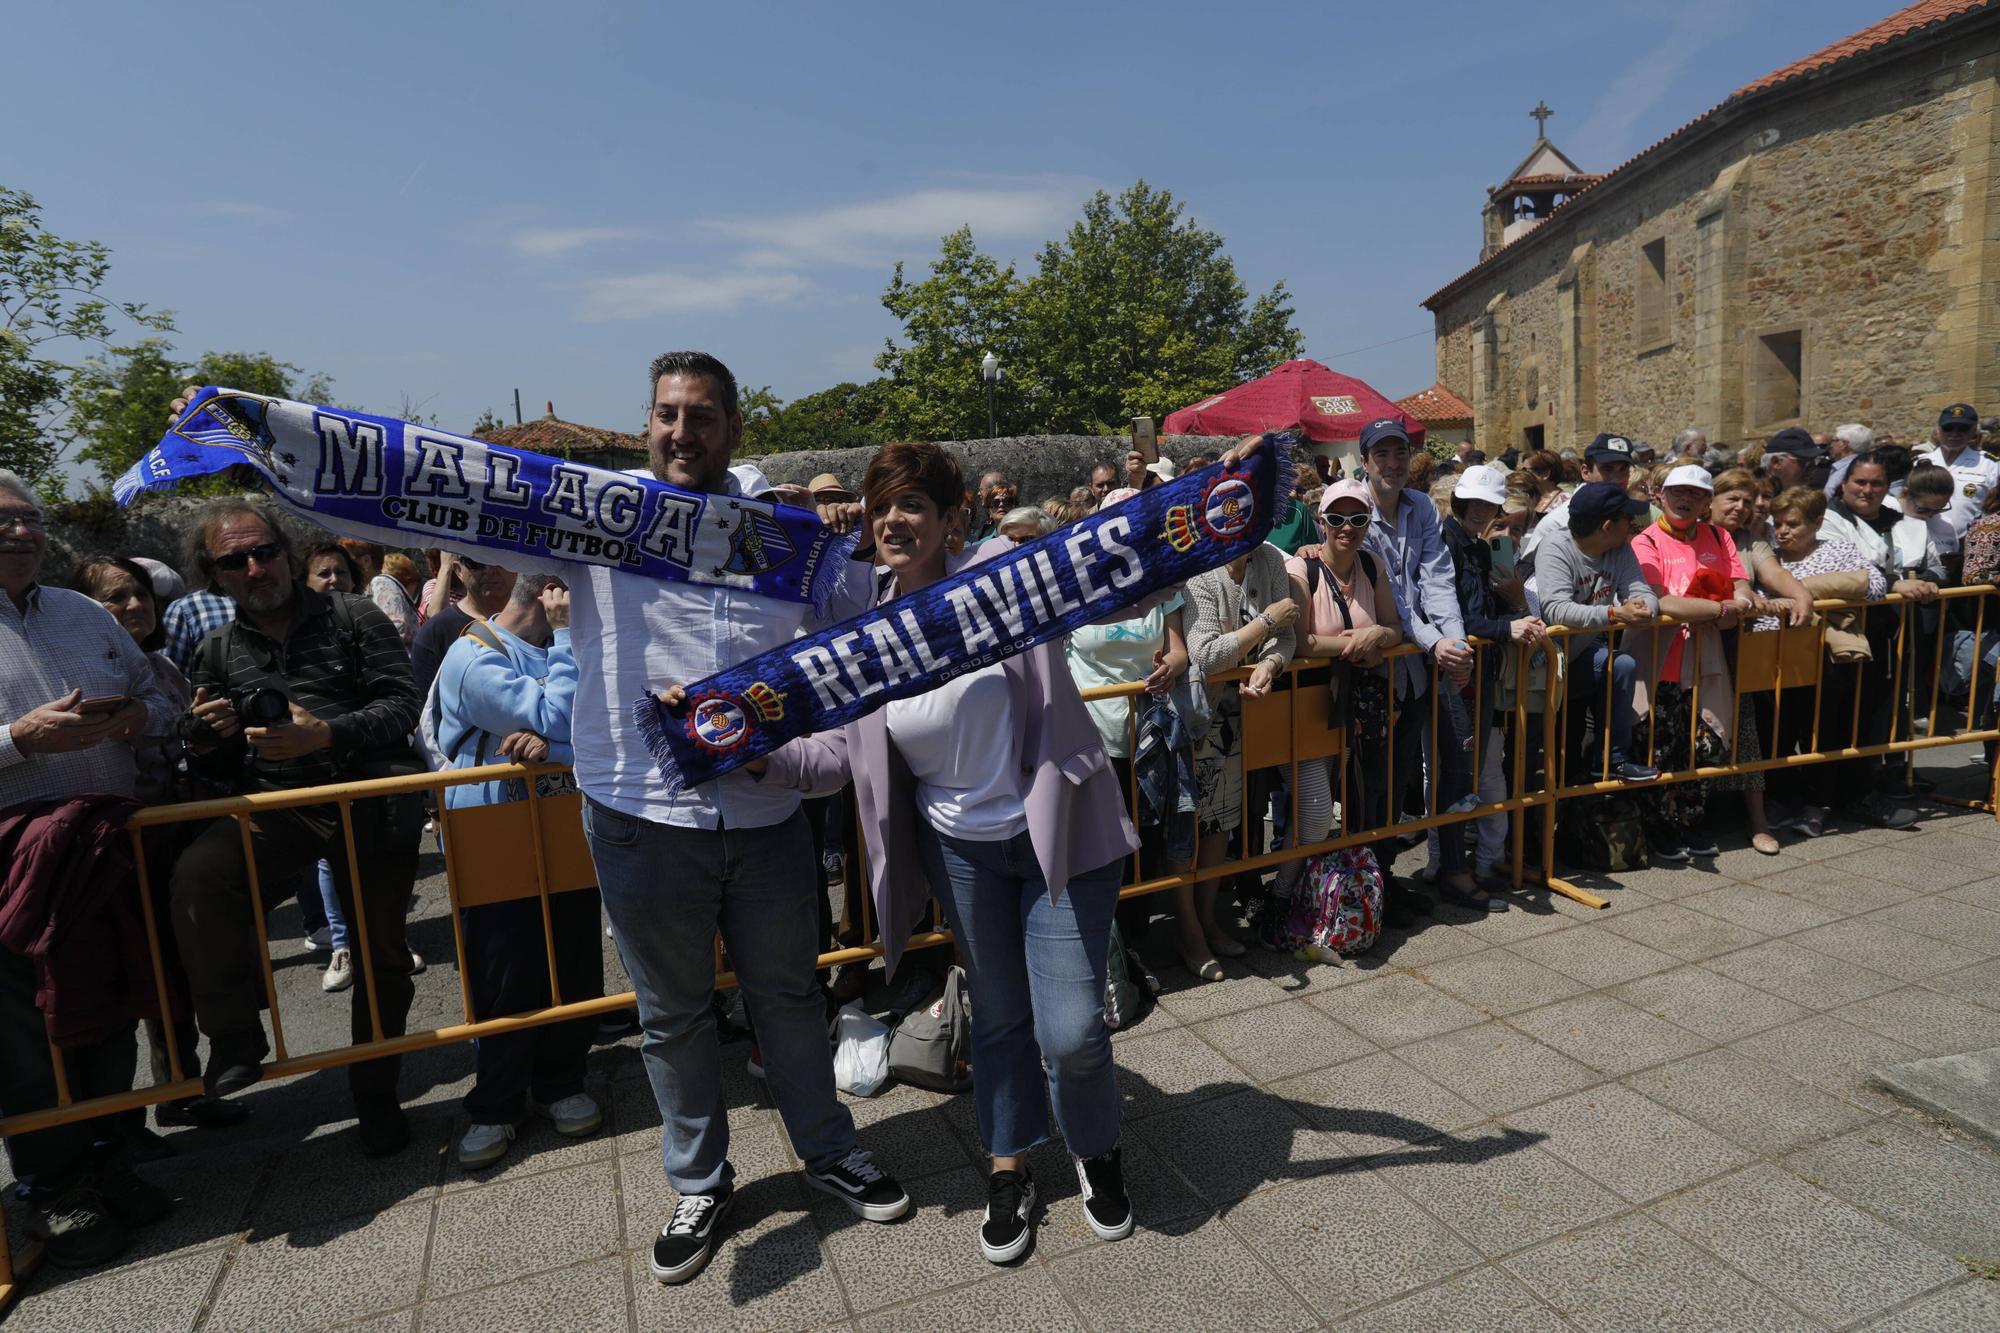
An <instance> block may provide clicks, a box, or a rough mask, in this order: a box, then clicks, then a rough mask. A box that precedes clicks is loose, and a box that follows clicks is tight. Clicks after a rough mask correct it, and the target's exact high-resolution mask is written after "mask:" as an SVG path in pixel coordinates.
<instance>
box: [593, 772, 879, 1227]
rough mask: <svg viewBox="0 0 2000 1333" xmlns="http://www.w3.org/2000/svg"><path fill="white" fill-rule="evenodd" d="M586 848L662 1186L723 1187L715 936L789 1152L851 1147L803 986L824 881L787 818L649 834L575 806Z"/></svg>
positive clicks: (799, 824) (819, 1154)
mask: <svg viewBox="0 0 2000 1333" xmlns="http://www.w3.org/2000/svg"><path fill="white" fill-rule="evenodd" d="M583 831H584V836H585V837H586V838H587V839H588V840H589V843H590V856H591V860H592V861H594V862H595V863H596V865H597V883H598V889H599V892H600V893H601V894H602V895H603V898H604V912H605V915H606V916H608V917H609V918H610V920H611V932H612V936H613V938H614V939H615V940H616V941H617V944H618V954H619V957H621V958H622V959H624V962H625V971H626V972H627V974H629V975H630V976H631V978H632V988H633V990H635V991H636V992H637V993H638V998H639V1025H640V1027H641V1028H642V1029H643V1030H644V1032H645V1038H644V1040H643V1041H642V1042H641V1043H640V1046H639V1054H640V1056H641V1058H642V1059H643V1060H644V1062H645V1066H646V1077H647V1078H648V1079H649V1080H651V1081H652V1084H653V1099H654V1101H656V1102H657V1103H658V1104H659V1108H660V1120H661V1130H660V1138H661V1156H662V1159H663V1161H664V1165H665V1168H666V1174H667V1182H668V1183H669V1184H671V1185H672V1186H673V1187H674V1188H675V1189H677V1190H679V1191H680V1192H681V1193H682V1194H694V1193H704V1192H706V1191H709V1190H713V1189H717V1188H720V1187H723V1186H727V1185H730V1184H731V1183H732V1182H734V1180H735V1178H736V1173H735V1171H734V1169H733V1168H731V1166H730V1165H729V1117H728V1115H727V1113H726V1109H725V1107H724V1106H723V1101H722V1050H721V1047H720V1046H719V1045H718V1044H717V1042H716V1037H715V1014H714V1010H713V1009H711V1008H710V1006H709V1001H710V998H711V997H712V995H713V993H714V990H715V932H716V930H717V929H718V928H720V930H721V931H722V940H723V943H724V944H725V945H726V946H727V947H728V949H729V958H730V962H731V964H732V965H733V966H734V967H735V969H736V979H737V984H738V985H739V986H741V987H742V990H743V999H744V1002H745V1003H746V1004H747V1005H748V1006H749V1009H750V1017H751V1020H752V1021H753V1022H754V1023H755V1024H756V1025H757V1041H758V1045H759V1047H760V1048H761V1049H762V1052H763V1057H764V1070H765V1074H766V1078H767V1081H768V1083H769V1085H770V1089H771V1096H772V1098H773V1099H774V1100H775V1101H776V1102H777V1103H778V1114H779V1115H780V1116H781V1117H782V1118H783V1119H784V1122H785V1132H786V1133H788V1134H790V1135H791V1139H792V1149H793V1151H794V1152H796V1153H797V1154H798V1156H799V1160H800V1161H802V1162H804V1163H805V1164H806V1166H807V1167H808V1168H809V1169H811V1170H816V1171H817V1170H823V1169H824V1168H826V1167H828V1166H831V1165H833V1164H834V1163H835V1162H838V1161H839V1160H840V1159H841V1158H842V1157H844V1156H846V1155H847V1153H848V1152H849V1151H851V1150H852V1149H853V1148H854V1146H855V1140H854V1117H853V1116H851V1115H849V1114H848V1111H847V1108H846V1107H845V1106H843V1105H842V1104H841V1102H840V1098H839V1097H838V1096H837V1095H836V1094H835V1092H834V1087H833V1048H832V1046H831V1045H830V1044H829V1043H828V1041H827V1036H826V1009H825V1005H824V1002H823V1001H822V1000H821V999H820V991H819V983H818V980H817V978H816V976H815V974H814V967H815V964H816V963H817V962H818V961H819V942H818V940H817V939H816V938H815V937H816V936H817V934H818V931H819V909H818V908H817V907H816V906H815V905H814V902H813V899H814V898H815V896H816V895H818V894H819V892H820V891H821V884H822V882H823V880H824V878H825V876H824V875H823V873H822V872H821V870H820V868H819V867H818V866H817V865H814V864H812V834H811V832H810V831H809V830H808V829H807V827H806V819H805V816H804V815H803V814H801V813H799V812H798V811H793V812H792V815H791V817H790V818H788V819H786V820H785V821H784V822H783V823H780V824H774V825H771V826H770V827H768V828H746V829H698V828H680V827H676V826H673V825H669V824H656V823H653V822H651V821H650V820H644V819H634V818H633V817H632V816H630V815H625V814H620V813H619V812H618V811H616V810H613V809H611V808H610V807H609V806H604V805H599V804H598V803H597V802H596V801H586V803H585V806H584V816H583Z"/></svg>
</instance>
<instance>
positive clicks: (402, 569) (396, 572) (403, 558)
mask: <svg viewBox="0 0 2000 1333" xmlns="http://www.w3.org/2000/svg"><path fill="white" fill-rule="evenodd" d="M382 572H383V573H384V574H387V575H388V576H389V577H390V578H392V579H394V580H396V582H398V583H400V584H402V585H403V587H404V588H406V589H407V588H408V587H409V586H410V585H411V584H413V583H416V582H418V579H417V562H416V561H414V560H412V559H410V557H408V556H407V555H404V554H403V553H402V552H401V551H391V552H389V554H387V555H385V556H383V557H382Z"/></svg>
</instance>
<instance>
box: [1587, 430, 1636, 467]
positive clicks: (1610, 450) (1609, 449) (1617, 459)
mask: <svg viewBox="0 0 2000 1333" xmlns="http://www.w3.org/2000/svg"><path fill="white" fill-rule="evenodd" d="M1637 452H1638V451H1637V450H1635V449H1634V448H1633V447H1632V441H1630V440H1628V439H1626V438H1625V437H1624V436H1623V435H1613V434H1611V433H1610V432H1609V431H1607V432H1605V433H1604V434H1602V435H1600V436H1598V437H1597V438H1596V439H1594V440H1592V441H1591V442H1590V447H1589V448H1588V449H1585V450H1584V451H1583V461H1584V462H1586V463H1629V462H1631V461H1632V459H1633V457H1634V456H1635V455H1636V454H1637Z"/></svg>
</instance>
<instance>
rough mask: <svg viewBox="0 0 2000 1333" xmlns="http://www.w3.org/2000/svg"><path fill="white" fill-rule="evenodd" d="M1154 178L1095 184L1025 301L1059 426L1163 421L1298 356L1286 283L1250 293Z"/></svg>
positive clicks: (1045, 410) (1043, 398)
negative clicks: (1113, 186) (1108, 187)
mask: <svg viewBox="0 0 2000 1333" xmlns="http://www.w3.org/2000/svg"><path fill="white" fill-rule="evenodd" d="M1183 213H1184V209H1183V206H1182V205H1181V204H1179V203H1177V202H1175V200H1174V197H1173V195H1171V194H1170V193H1168V192H1167V191H1165V190H1154V189H1152V188H1151V187H1150V186H1148V185H1147V184H1146V182H1145V181H1143V180H1142V181H1139V182H1138V183H1137V184H1135V185H1133V186H1132V188H1131V189H1129V190H1126V191H1125V192H1124V193H1123V194H1121V195H1119V196H1118V198H1117V200H1116V201H1115V202H1114V201H1113V200H1112V198H1111V196H1109V195H1107V194H1105V193H1104V192H1103V191H1101V190H1100V191H1098V192H1097V193H1096V194H1095V195H1093V196H1091V198H1090V199H1089V201H1088V202H1086V203H1085V204H1084V206H1083V218H1082V220H1081V221H1079V222H1077V223H1076V224H1075V225H1074V226H1072V227H1071V228H1070V229H1069V234H1068V235H1067V236H1065V237H1064V238H1063V239H1062V240H1060V241H1052V242H1050V243H1049V244H1048V245H1046V246H1044V247H1043V248H1042V252H1041V255H1040V258H1039V270H1038V272H1037V273H1036V275H1035V276H1034V278H1032V279H1031V280H1030V281H1029V282H1028V283H1027V286H1026V290H1025V292H1024V294H1023V299H1022V338H1021V341H1022V343H1023V345H1024V347H1025V348H1026V351H1027V355H1028V357H1029V358H1030V359H1031V360H1032V361H1033V363H1034V366H1035V369H1036V372H1037V380H1038V386H1039V392H1038V394H1037V397H1036V402H1035V406H1036V408H1037V411H1038V413H1039V415H1040V416H1041V418H1042V420H1043V421H1044V422H1046V423H1047V424H1048V426H1049V428H1050V429H1053V430H1061V431H1075V432H1079V433H1083V434H1098V433H1109V432H1113V431H1117V430H1122V429H1124V428H1125V425H1126V423H1128V422H1129V421H1130V420H1131V419H1132V418H1133V417H1135V416H1151V417H1156V418H1157V417H1164V416H1166V414H1167V413H1169V412H1171V411H1173V410H1175V409H1176V408H1179V407H1183V406H1185V405H1187V404H1188V403H1191V402H1193V401H1195V400H1196V399H1198V398H1201V397H1204V396H1205V395H1208V394H1212V393H1215V392H1217V391H1219V390H1222V389H1226V388H1229V387H1230V386H1231V385H1235V384H1240V383H1242V382H1243V381H1245V380H1248V379H1254V378H1256V377H1257V376H1259V375H1262V374H1264V373H1265V372H1266V371H1268V370H1270V369H1271V368H1272V367H1273V366H1276V365H1278V364H1279V363H1281V362H1284V361H1288V360H1290V359H1292V358H1294V357H1296V356H1299V355H1300V354H1301V352H1302V350H1303V347H1304V342H1303V340H1302V339H1301V337H1300V336H1299V332H1298V330H1297V329H1295V328H1293V327H1292V307H1291V304H1290V299H1291V298H1290V294H1289V293H1287V292H1286V290H1285V284H1284V283H1282V282H1280V283H1278V284H1277V285H1276V286H1274V287H1272V288H1271V290H1270V291H1268V292H1266V293H1265V294H1264V295H1262V296H1260V297H1258V298H1257V299H1256V301H1255V302H1252V301H1250V300H1249V296H1248V293H1247V292H1246V291H1245V290H1244V287H1243V283H1242V281H1241V280H1240V279H1238V277H1237V276H1236V265H1235V263H1234V262H1233V261H1232V260H1231V259H1230V258H1229V257H1228V256H1227V255H1226V254H1224V253H1223V248H1222V247H1223V240H1222V237H1221V236H1220V235H1218V234H1217V233H1215V232H1212V231H1208V230H1205V229H1203V228H1201V227H1197V226H1196V225H1195V224H1194V222H1193V220H1192V219H1190V218H1187V217H1185V216H1183Z"/></svg>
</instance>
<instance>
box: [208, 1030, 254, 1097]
mask: <svg viewBox="0 0 2000 1333" xmlns="http://www.w3.org/2000/svg"><path fill="white" fill-rule="evenodd" d="M270 1050H271V1048H270V1046H269V1045H268V1044H267V1043H266V1042H265V1040H264V1033H263V1030H262V1029H261V1028H260V1029H258V1030H257V1031H255V1032H243V1033H234V1034H224V1035H222V1036H218V1037H211V1038H209V1052H208V1068H207V1069H205V1070H203V1071H202V1079H203V1081H204V1082H205V1083H206V1085H207V1091H208V1095H209V1096H211V1097H227V1096H229V1095H230V1094H231V1093H234V1092H241V1091H243V1089H245V1088H247V1087H249V1086H251V1085H252V1084H254V1083H256V1082H257V1080H258V1079H260V1078H262V1077H264V1070H263V1064H264V1057H265V1056H266V1055H268V1054H270Z"/></svg>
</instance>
